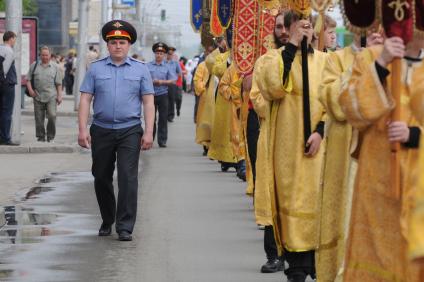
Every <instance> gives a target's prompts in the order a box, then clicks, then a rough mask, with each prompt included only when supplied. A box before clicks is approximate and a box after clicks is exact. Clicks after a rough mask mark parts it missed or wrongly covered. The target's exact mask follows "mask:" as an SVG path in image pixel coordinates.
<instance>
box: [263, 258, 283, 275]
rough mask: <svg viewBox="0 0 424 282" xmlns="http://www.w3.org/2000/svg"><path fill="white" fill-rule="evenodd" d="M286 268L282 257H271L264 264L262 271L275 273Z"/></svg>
mask: <svg viewBox="0 0 424 282" xmlns="http://www.w3.org/2000/svg"><path fill="white" fill-rule="evenodd" d="M283 270H284V262H283V261H281V260H280V259H278V258H277V259H269V260H268V261H267V262H266V263H265V264H264V265H262V267H261V272H262V273H275V272H278V271H283Z"/></svg>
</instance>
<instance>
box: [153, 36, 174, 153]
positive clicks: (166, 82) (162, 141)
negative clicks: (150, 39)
mask: <svg viewBox="0 0 424 282" xmlns="http://www.w3.org/2000/svg"><path fill="white" fill-rule="evenodd" d="M168 50H169V49H168V46H167V45H166V44H165V43H162V42H158V43H156V44H154V45H153V47H152V51H153V52H154V53H155V59H154V60H153V61H151V62H150V63H148V64H147V67H148V68H149V70H150V75H151V76H152V79H153V85H154V88H155V107H156V110H155V113H156V111H157V112H158V118H157V120H158V123H157V134H158V136H157V137H158V144H159V147H161V148H165V147H166V142H167V140H168V107H169V106H170V105H169V102H168V101H169V100H168V87H169V86H171V85H174V84H175V83H176V81H177V78H178V77H176V76H174V75H173V73H172V72H171V70H170V69H169V67H168V64H167V63H166V60H165V56H166V53H168ZM155 134H156V118H155V125H154V130H153V135H155Z"/></svg>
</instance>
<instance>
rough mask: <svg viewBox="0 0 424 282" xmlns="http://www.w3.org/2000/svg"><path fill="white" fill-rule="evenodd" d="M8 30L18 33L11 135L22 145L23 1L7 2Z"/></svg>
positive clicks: (13, 139) (15, 48)
mask: <svg viewBox="0 0 424 282" xmlns="http://www.w3.org/2000/svg"><path fill="white" fill-rule="evenodd" d="M6 30H11V31H13V32H14V33H16V35H17V38H16V43H15V47H14V51H15V67H16V74H17V77H18V84H16V86H15V103H14V105H13V115H12V127H11V130H10V133H11V134H10V135H11V139H12V142H14V143H18V144H20V143H21V56H22V52H21V50H22V49H21V42H22V1H16V0H7V1H6Z"/></svg>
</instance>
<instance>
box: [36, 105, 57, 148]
mask: <svg viewBox="0 0 424 282" xmlns="http://www.w3.org/2000/svg"><path fill="white" fill-rule="evenodd" d="M33 100H34V118H35V136H36V137H37V139H38V140H45V138H46V129H47V141H50V140H53V139H54V137H55V136H56V116H57V103H56V99H51V100H50V101H48V102H45V103H44V102H40V101H37V100H35V99H33ZM46 115H47V127H45V125H44V122H45V120H46Z"/></svg>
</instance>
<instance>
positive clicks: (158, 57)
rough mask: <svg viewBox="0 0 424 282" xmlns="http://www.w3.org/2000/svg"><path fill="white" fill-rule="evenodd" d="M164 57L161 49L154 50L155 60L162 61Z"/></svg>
mask: <svg viewBox="0 0 424 282" xmlns="http://www.w3.org/2000/svg"><path fill="white" fill-rule="evenodd" d="M164 58H165V53H164V52H163V51H156V52H155V59H156V62H162V61H163V59H164Z"/></svg>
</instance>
